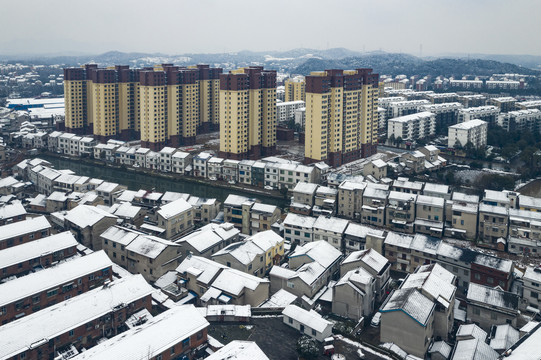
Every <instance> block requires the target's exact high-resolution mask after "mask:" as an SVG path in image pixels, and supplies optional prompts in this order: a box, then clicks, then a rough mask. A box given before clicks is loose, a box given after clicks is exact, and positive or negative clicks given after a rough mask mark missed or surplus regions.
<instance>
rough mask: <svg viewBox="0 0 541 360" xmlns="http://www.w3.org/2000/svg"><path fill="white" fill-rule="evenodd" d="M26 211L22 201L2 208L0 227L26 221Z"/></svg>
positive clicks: (0, 211)
mask: <svg viewBox="0 0 541 360" xmlns="http://www.w3.org/2000/svg"><path fill="white" fill-rule="evenodd" d="M26 214H27V213H26V210H25V208H24V206H23V205H22V204H21V202H20V201H13V202H12V203H9V204H4V205H2V206H1V207H0V226H1V225H6V224H11V223H16V222H18V221H23V220H26Z"/></svg>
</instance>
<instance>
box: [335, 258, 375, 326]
mask: <svg viewBox="0 0 541 360" xmlns="http://www.w3.org/2000/svg"><path fill="white" fill-rule="evenodd" d="M376 293H377V289H376V279H375V278H374V277H373V276H372V275H371V274H370V273H369V272H368V271H366V270H365V269H363V268H362V267H358V268H356V269H353V270H349V271H348V272H346V273H345V274H344V275H342V277H341V278H340V280H338V281H337V282H336V284H335V285H334V286H333V287H332V312H333V314H337V315H340V316H343V317H346V318H349V319H352V320H354V321H356V322H358V321H359V320H360V319H361V318H363V317H367V318H368V317H369V316H370V315H372V313H373V312H374V306H375V301H376V296H375V294H376Z"/></svg>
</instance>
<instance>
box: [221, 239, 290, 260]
mask: <svg viewBox="0 0 541 360" xmlns="http://www.w3.org/2000/svg"><path fill="white" fill-rule="evenodd" d="M283 241H284V239H283V238H282V237H281V236H280V235H278V234H276V233H275V232H274V231H272V230H267V231H262V232H259V233H256V234H255V235H252V236H251V237H249V238H248V239H246V240H245V241H240V242H236V243H233V244H231V245H229V246H226V247H225V248H223V249H222V250H220V251H218V252H216V253H214V254H213V255H212V257H213V258H215V257H219V256H223V255H226V254H229V255H231V256H232V257H233V258H235V259H237V260H238V261H239V262H240V263H241V264H243V265H248V264H251V263H252V262H253V261H254V259H255V258H256V257H258V256H260V255H262V254H265V252H267V251H268V250H269V249H271V248H273V247H275V246H276V245H278V244H279V243H281V242H283Z"/></svg>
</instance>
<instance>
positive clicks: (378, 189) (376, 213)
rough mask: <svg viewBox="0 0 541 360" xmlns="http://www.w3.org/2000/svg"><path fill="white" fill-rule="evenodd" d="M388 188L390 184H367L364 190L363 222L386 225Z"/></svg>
mask: <svg viewBox="0 0 541 360" xmlns="http://www.w3.org/2000/svg"><path fill="white" fill-rule="evenodd" d="M388 188H389V187H388V185H376V184H374V185H372V184H367V186H366V188H365V189H364V191H363V205H362V211H361V223H363V224H366V225H372V226H377V227H384V226H385V208H386V206H387V196H388V195H389V190H388Z"/></svg>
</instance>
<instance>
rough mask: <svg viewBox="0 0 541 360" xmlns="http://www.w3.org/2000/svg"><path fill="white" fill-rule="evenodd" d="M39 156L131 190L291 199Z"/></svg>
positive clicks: (281, 201)
mask: <svg viewBox="0 0 541 360" xmlns="http://www.w3.org/2000/svg"><path fill="white" fill-rule="evenodd" d="M39 157H40V158H42V159H44V160H47V161H49V162H50V163H51V164H52V165H53V167H54V168H55V169H70V170H72V171H74V172H75V173H76V174H77V175H83V176H89V177H94V178H99V179H103V180H105V181H111V182H116V183H119V184H122V185H126V186H127V187H128V189H130V190H139V189H145V190H152V189H154V191H159V192H166V191H176V192H181V193H188V194H191V195H195V196H199V197H205V198H216V199H218V201H221V202H223V201H224V200H225V199H226V198H227V196H228V195H229V194H236V195H242V196H246V197H250V198H254V197H255V198H258V199H259V200H261V202H263V203H266V204H272V205H276V206H278V207H280V208H282V209H284V208H285V207H287V206H288V201H287V200H286V199H283V198H276V197H272V196H265V195H262V194H261V195H260V194H254V193H251V192H246V191H241V190H237V189H228V188H222V187H217V186H212V185H211V184H205V183H196V182H191V181H186V180H183V179H182V178H178V179H167V178H162V177H158V176H151V175H147V174H143V173H138V172H134V171H129V170H124V169H118V168H113V167H109V166H102V165H95V164H91V163H87V162H83V161H77V160H71V159H65V158H57V157H54V156H46V155H40V156H39Z"/></svg>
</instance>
